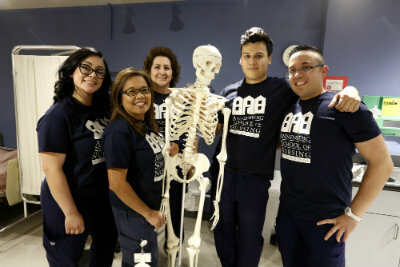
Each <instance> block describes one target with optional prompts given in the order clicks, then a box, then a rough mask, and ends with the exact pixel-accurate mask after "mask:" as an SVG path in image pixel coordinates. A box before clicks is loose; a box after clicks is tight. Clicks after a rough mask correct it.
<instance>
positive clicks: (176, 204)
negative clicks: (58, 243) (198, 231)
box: [165, 180, 184, 242]
mask: <svg viewBox="0 0 400 267" xmlns="http://www.w3.org/2000/svg"><path fill="white" fill-rule="evenodd" d="M183 186H184V184H181V183H179V182H177V181H175V180H172V181H171V187H170V192H169V195H170V197H169V203H170V208H171V222H172V226H173V228H174V232H175V235H176V236H177V237H178V238H179V235H180V226H181V212H182V187H183ZM167 238H168V233H167V227H165V240H167ZM182 242H183V238H182Z"/></svg>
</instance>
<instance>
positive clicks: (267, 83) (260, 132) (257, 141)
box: [213, 27, 360, 267]
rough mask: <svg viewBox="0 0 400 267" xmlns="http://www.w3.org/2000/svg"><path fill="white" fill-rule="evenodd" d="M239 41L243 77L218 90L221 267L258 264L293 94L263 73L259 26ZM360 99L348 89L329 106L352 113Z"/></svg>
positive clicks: (266, 57)
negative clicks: (225, 115)
mask: <svg viewBox="0 0 400 267" xmlns="http://www.w3.org/2000/svg"><path fill="white" fill-rule="evenodd" d="M240 43H241V58H240V65H241V66H242V70H243V74H244V76H245V78H244V79H242V80H241V81H239V82H237V83H235V84H232V85H229V86H228V87H226V88H225V89H224V90H222V92H221V95H222V96H224V97H226V98H228V99H229V100H230V101H229V103H228V104H227V107H229V108H230V109H231V110H232V112H231V117H230V119H229V127H228V128H229V129H228V135H227V141H226V142H227V144H226V145H227V153H228V156H227V162H226V167H225V174H224V177H223V179H224V180H223V187H222V193H221V200H220V203H219V207H220V208H219V212H220V220H219V222H218V224H217V226H216V228H215V230H214V237H215V245H216V249H217V253H218V256H219V258H220V261H221V263H222V266H223V267H232V266H234V267H257V266H258V263H259V261H260V257H261V252H262V249H263V244H264V239H263V237H262V229H263V226H264V220H265V213H266V206H267V201H268V189H269V187H270V185H271V182H270V181H271V180H272V179H273V178H274V177H273V172H274V165H275V153H276V147H277V143H278V137H279V129H280V125H281V122H282V119H283V117H284V114H285V112H286V111H287V110H288V108H289V107H290V106H291V105H292V104H293V103H295V101H296V99H297V98H298V97H297V96H296V95H295V94H294V93H293V92H292V90H291V89H290V86H289V84H288V82H287V80H286V79H284V78H276V77H268V76H267V71H268V66H269V65H270V64H271V58H272V50H273V42H272V40H271V38H270V37H269V35H268V34H267V33H265V32H264V30H263V29H261V28H258V27H253V28H251V29H249V30H247V31H246V32H245V34H244V35H242V37H241V41H240ZM348 92H350V94H349V93H348ZM351 95H355V96H354V97H351ZM349 96H350V97H349ZM359 102H360V101H359V97H358V93H357V92H356V90H355V89H353V88H350V89H345V90H344V92H343V91H342V92H340V93H339V94H338V95H336V96H335V97H334V99H333V100H332V102H331V104H330V106H332V107H333V106H335V107H336V109H339V110H341V111H348V112H354V111H356V110H357V109H358V104H359ZM222 123H223V121H220V124H219V125H218V129H219V130H220V129H221V128H222ZM216 162H217V161H216V160H214V164H215V163H216ZM214 166H215V165H214ZM214 166H213V167H214ZM214 177H215V176H214ZM213 184H216V182H213ZM216 199H218V196H217V198H216Z"/></svg>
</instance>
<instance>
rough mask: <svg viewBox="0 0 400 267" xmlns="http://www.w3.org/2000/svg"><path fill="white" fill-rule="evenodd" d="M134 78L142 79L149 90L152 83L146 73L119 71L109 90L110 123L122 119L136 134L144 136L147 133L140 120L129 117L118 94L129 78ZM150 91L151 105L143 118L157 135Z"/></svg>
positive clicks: (152, 98) (130, 69)
mask: <svg viewBox="0 0 400 267" xmlns="http://www.w3.org/2000/svg"><path fill="white" fill-rule="evenodd" d="M135 76H140V77H143V79H144V80H145V81H146V83H147V86H148V87H150V88H151V86H152V82H151V79H150V77H149V75H147V73H146V72H144V71H142V70H137V69H134V68H126V69H123V70H121V71H120V72H119V73H118V74H117V76H116V77H115V79H114V82H113V85H112V90H111V121H113V120H115V119H118V118H123V119H125V120H127V121H128V122H129V123H130V124H131V125H132V127H133V129H135V131H136V132H138V133H139V134H141V135H143V136H145V135H146V133H147V129H146V128H145V126H144V125H143V123H141V121H140V120H137V119H135V118H134V117H132V116H131V115H129V114H128V113H127V112H126V110H125V109H124V107H123V106H122V95H121V93H120V92H121V91H122V89H123V88H124V85H125V83H126V81H127V80H128V79H129V78H131V77H135ZM150 91H151V104H150V108H149V110H147V112H146V114H145V116H144V120H145V121H146V122H147V123H148V124H149V125H150V127H151V129H152V130H153V131H154V132H156V133H157V132H158V126H157V122H156V120H155V115H154V92H153V89H152V88H151V90H150Z"/></svg>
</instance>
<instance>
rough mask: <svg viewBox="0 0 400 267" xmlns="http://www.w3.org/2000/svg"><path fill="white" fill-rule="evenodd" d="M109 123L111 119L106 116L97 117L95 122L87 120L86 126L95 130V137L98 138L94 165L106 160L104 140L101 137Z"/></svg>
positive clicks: (93, 158) (93, 156)
mask: <svg viewBox="0 0 400 267" xmlns="http://www.w3.org/2000/svg"><path fill="white" fill-rule="evenodd" d="M108 123H110V120H109V119H107V118H106V117H104V118H103V119H96V121H94V122H93V121H91V120H88V121H87V122H86V125H85V126H86V128H87V129H89V130H90V131H91V132H93V138H94V139H95V140H96V143H95V146H94V151H93V154H92V164H93V165H96V164H99V163H101V162H103V161H105V160H106V159H105V157H104V149H103V141H102V140H101V137H102V136H103V132H104V128H106V126H107V124H108Z"/></svg>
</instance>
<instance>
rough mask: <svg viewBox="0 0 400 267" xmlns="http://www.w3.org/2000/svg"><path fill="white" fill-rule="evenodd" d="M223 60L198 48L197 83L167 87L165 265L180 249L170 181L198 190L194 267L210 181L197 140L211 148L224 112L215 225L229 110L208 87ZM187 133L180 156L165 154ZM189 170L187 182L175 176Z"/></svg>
mask: <svg viewBox="0 0 400 267" xmlns="http://www.w3.org/2000/svg"><path fill="white" fill-rule="evenodd" d="M221 61H222V57H221V54H220V53H219V51H218V49H217V48H215V47H214V46H211V45H205V46H199V47H197V48H196V49H195V50H194V52H193V65H194V67H195V69H196V77H197V80H196V82H195V84H194V85H193V86H190V87H188V88H170V89H171V91H172V93H171V94H170V96H169V97H168V98H167V99H166V100H165V103H166V106H167V111H166V118H165V139H166V142H165V144H166V147H165V148H164V150H163V154H164V157H165V163H166V164H165V168H166V172H165V181H164V184H165V188H163V203H162V210H163V212H164V214H165V216H166V218H167V231H168V238H167V253H168V265H169V266H170V267H175V260H176V255H177V252H178V249H179V242H180V240H179V239H178V238H177V237H176V235H175V233H174V230H173V227H172V223H171V215H170V206H169V188H170V182H171V179H173V180H176V181H178V182H180V183H190V182H193V181H198V183H199V185H200V186H199V189H200V192H201V193H200V203H199V209H198V214H197V219H196V224H195V227H194V231H193V235H192V236H191V237H190V238H189V240H188V247H187V251H188V255H189V264H190V267H194V266H197V264H198V253H199V248H200V243H201V238H200V228H201V218H202V213H203V207H204V198H205V193H206V188H207V186H208V185H209V183H210V182H209V179H207V178H204V177H203V176H202V173H203V172H206V171H207V170H208V169H209V167H210V162H209V160H208V158H207V157H206V156H205V155H204V154H201V153H197V151H196V143H197V137H198V136H200V137H202V138H204V140H205V142H206V144H208V145H210V144H211V143H212V142H213V141H214V138H215V131H216V127H217V123H218V111H219V110H222V109H223V114H224V128H223V134H222V146H221V152H220V153H219V155H218V156H217V159H218V161H219V164H220V170H219V174H218V182H217V195H216V200H215V201H214V207H215V212H214V215H213V219H214V221H213V225H212V228H211V229H214V227H215V226H216V225H217V223H218V219H219V209H218V202H219V200H220V194H221V189H222V182H223V174H224V166H225V162H226V159H227V156H226V134H227V126H228V119H229V115H230V110H229V109H228V108H224V107H225V102H226V101H227V100H226V99H225V98H223V97H220V96H218V95H215V94H211V93H210V90H209V88H208V87H207V86H208V85H209V84H210V82H211V80H213V79H214V77H215V74H216V73H218V72H219V70H220V68H221ZM183 134H186V136H187V138H186V139H185V141H186V143H185V148H184V149H183V152H182V153H181V154H177V155H175V156H173V157H170V156H169V154H168V153H166V149H167V147H168V146H169V143H170V140H177V139H178V138H179V137H180V136H182V135H183ZM178 166H179V167H180V168H181V169H182V170H184V173H185V171H186V170H188V169H189V168H190V167H194V169H193V170H194V172H193V174H192V176H191V177H190V179H182V178H180V177H179V176H178V173H177V167H178Z"/></svg>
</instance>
